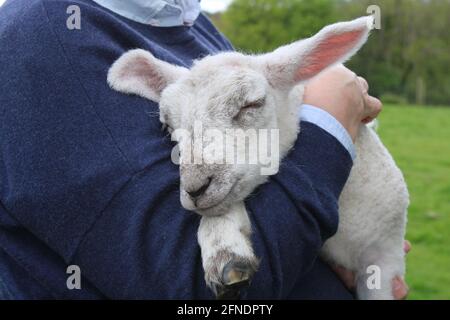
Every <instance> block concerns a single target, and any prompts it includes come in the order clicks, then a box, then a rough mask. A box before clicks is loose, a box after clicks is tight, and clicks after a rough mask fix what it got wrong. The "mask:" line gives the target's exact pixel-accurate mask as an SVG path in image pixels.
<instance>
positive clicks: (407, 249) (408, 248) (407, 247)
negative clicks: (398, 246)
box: [403, 240, 411, 253]
mask: <svg viewBox="0 0 450 320" xmlns="http://www.w3.org/2000/svg"><path fill="white" fill-rule="evenodd" d="M403 250H405V253H408V252H410V251H411V242H409V241H408V240H405V242H404V244H403Z"/></svg>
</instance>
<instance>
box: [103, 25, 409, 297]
mask: <svg viewBox="0 0 450 320" xmlns="http://www.w3.org/2000/svg"><path fill="white" fill-rule="evenodd" d="M372 23H373V20H372V18H371V17H362V18H359V19H356V20H353V21H350V22H342V23H337V24H333V25H330V26H327V27H325V28H324V29H322V30H321V31H320V32H319V33H318V34H316V35H315V36H313V37H311V38H309V39H306V40H300V41H297V42H294V43H292V44H290V45H287V46H283V47H281V48H279V49H277V50H275V51H274V52H272V53H268V54H264V55H257V56H250V55H244V54H241V53H236V52H226V53H220V54H217V55H214V56H208V57H205V58H203V59H201V60H198V61H196V62H195V63H194V65H193V67H192V68H191V69H190V70H189V69H186V68H184V67H179V66H174V65H171V64H169V63H166V62H164V61H161V60H159V59H156V58H155V57H154V56H153V55H152V54H151V53H149V52H147V51H144V50H139V49H137V50H131V51H129V52H127V53H125V54H124V55H123V56H122V57H120V59H119V60H117V61H116V62H115V63H114V65H113V66H112V67H111V69H110V71H109V74H108V82H109V84H110V85H111V87H112V88H113V89H115V90H118V91H121V92H124V93H129V94H137V95H140V96H142V97H145V98H148V99H150V100H153V101H156V102H159V106H160V120H161V122H162V123H163V124H164V125H165V126H168V127H169V130H170V132H172V133H173V134H172V136H173V138H174V139H176V141H177V142H178V147H179V151H180V155H181V163H180V177H181V186H180V189H181V192H180V193H181V196H180V197H181V203H182V205H183V207H185V208H186V209H188V210H194V211H196V212H197V213H199V214H201V215H202V219H201V224H200V228H199V231H198V241H199V244H200V247H201V252H202V259H203V267H204V270H205V279H206V282H207V284H208V285H209V287H210V288H211V289H212V290H213V291H214V292H215V293H216V295H217V296H218V297H225V298H227V297H228V298H230V297H231V294H233V293H235V292H236V290H237V289H239V288H240V287H241V286H242V285H244V284H246V283H248V281H249V280H250V279H251V277H252V275H253V273H254V272H255V271H256V270H257V266H258V259H257V257H256V256H255V254H254V253H253V249H252V245H251V243H250V240H249V235H250V232H251V225H250V221H249V218H248V216H247V212H246V209H245V206H244V199H245V198H246V197H247V196H248V195H249V194H250V193H251V192H252V191H254V190H255V188H256V187H257V186H258V185H260V184H262V183H264V182H265V181H266V180H267V176H265V175H261V169H262V168H263V165H262V164H261V163H257V164H254V163H253V164H250V163H244V164H242V163H228V162H227V163H223V154H222V155H220V152H211V150H216V151H217V150H218V149H220V148H222V149H223V148H224V144H223V143H218V142H217V141H215V140H214V139H211V140H210V142H209V143H205V144H204V145H203V146H201V147H198V146H195V145H194V146H193V144H194V143H193V141H194V139H196V138H198V137H195V135H196V133H195V126H196V123H197V122H198V121H200V122H201V124H202V126H203V130H207V129H213V130H212V131H214V130H215V131H214V132H215V133H219V134H222V135H223V136H228V137H229V136H230V135H231V136H232V137H231V138H232V139H230V140H226V141H232V142H227V143H225V144H226V145H227V147H226V148H225V150H227V152H229V151H228V150H230V149H228V147H236V148H237V150H238V153H241V154H240V155H244V156H245V155H246V156H248V155H249V154H251V153H252V152H255V150H256V149H257V148H258V146H257V145H255V142H252V141H249V142H247V143H246V144H244V145H246V148H242V147H239V146H238V145H237V141H238V140H239V139H234V138H236V137H235V136H233V135H236V133H230V132H232V130H228V129H230V128H235V129H236V128H239V129H244V130H248V129H279V150H275V149H277V148H273V147H272V149H274V150H272V149H271V151H270V152H272V154H271V155H272V156H274V155H275V154H274V152H276V151H279V154H276V155H275V156H276V157H277V160H278V162H277V165H278V163H279V160H281V158H282V157H284V156H285V155H286V153H287V152H288V151H289V150H290V148H291V147H292V146H293V144H294V142H295V141H296V139H297V136H298V132H299V130H300V128H299V120H298V116H297V115H298V108H299V106H300V105H301V100H299V94H298V92H299V91H298V90H293V89H294V88H295V89H298V88H302V85H304V84H305V83H306V82H307V81H308V80H309V79H311V78H312V77H314V76H315V75H317V74H318V73H320V72H322V71H323V70H324V69H326V68H328V67H330V66H332V65H336V64H340V63H343V62H344V61H345V60H347V59H349V58H350V57H351V56H352V55H353V54H354V53H356V52H357V51H358V50H359V48H360V47H361V46H362V45H363V44H364V43H365V42H366V41H367V38H368V35H369V32H370V29H371V26H372ZM300 91H301V90H300ZM294 93H296V94H294ZM180 130H181V131H184V132H187V133H189V134H188V135H183V134H179V132H180ZM355 144H356V151H357V158H356V160H355V162H354V166H353V169H352V171H351V174H350V177H349V179H348V182H347V184H346V186H345V188H344V190H343V192H342V195H341V197H340V200H339V214H340V224H339V228H338V232H337V233H336V235H334V236H333V237H332V238H331V239H329V240H328V241H327V242H326V243H325V245H324V247H323V249H322V256H323V257H324V258H325V259H327V260H329V261H331V262H333V263H337V264H339V265H341V266H343V267H345V268H347V269H349V270H353V271H355V273H356V275H357V295H358V297H359V298H360V299H392V298H393V296H392V287H391V283H392V279H393V278H394V277H396V276H403V275H404V272H405V265H404V252H403V240H404V233H405V224H406V212H407V207H408V204H409V196H408V191H407V187H406V184H405V181H404V179H403V176H402V173H401V172H400V170H399V169H398V168H397V166H396V165H395V163H394V160H393V159H392V157H391V155H390V154H389V152H388V151H387V150H386V148H385V147H384V146H383V144H382V143H381V141H380V140H379V138H378V136H377V135H376V133H375V132H374V131H373V130H371V129H369V128H368V127H366V126H362V127H361V129H360V132H359V136H358V137H357V141H356V143H355ZM192 146H193V148H192ZM212 147H214V148H212ZM260 147H261V146H260ZM266 148H267V150H269V146H266ZM192 149H193V150H192ZM192 154H193V156H194V157H199V156H200V157H201V159H202V160H203V161H202V162H201V163H192V161H189V160H191V156H192ZM238 155H239V154H238ZM372 265H375V266H377V267H379V270H380V271H381V274H380V276H381V279H380V280H381V281H380V284H381V287H379V288H372V287H371V286H368V285H367V277H368V273H367V268H368V267H369V266H372ZM369 270H370V269H369ZM236 288H237V289H236Z"/></svg>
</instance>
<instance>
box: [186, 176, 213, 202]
mask: <svg viewBox="0 0 450 320" xmlns="http://www.w3.org/2000/svg"><path fill="white" fill-rule="evenodd" d="M211 181H212V178H211V177H209V178H208V181H206V183H205V184H204V185H203V186H201V187H200V188H199V189H197V190H195V191H187V190H186V192H187V193H188V194H189V195H190V196H191V198H192V199H195V198H198V197H200V196H201V195H202V194H204V193H205V191H206V190H207V189H208V187H209V185H210V184H211Z"/></svg>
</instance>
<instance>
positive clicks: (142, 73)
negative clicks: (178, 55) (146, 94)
mask: <svg viewBox="0 0 450 320" xmlns="http://www.w3.org/2000/svg"><path fill="white" fill-rule="evenodd" d="M120 76H121V77H122V78H138V79H140V80H141V81H144V82H145V84H146V87H148V88H150V89H152V90H154V91H155V92H157V93H161V91H162V90H163V89H164V88H165V87H166V85H167V81H166V79H165V78H164V77H163V76H162V74H161V73H160V71H159V70H158V67H157V66H156V65H155V64H152V63H151V62H150V61H148V59H147V58H146V57H136V58H135V60H134V61H133V63H132V64H131V63H130V64H129V65H127V68H124V70H123V71H122V73H121V75H120Z"/></svg>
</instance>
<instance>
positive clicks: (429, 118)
mask: <svg viewBox="0 0 450 320" xmlns="http://www.w3.org/2000/svg"><path fill="white" fill-rule="evenodd" d="M379 121H380V126H379V130H378V131H379V134H380V136H381V138H382V140H383V142H384V143H385V145H386V146H387V148H388V149H389V150H390V151H391V153H392V155H393V156H394V159H395V160H396V161H397V164H398V165H399V167H400V168H401V169H402V171H403V174H404V175H405V178H406V181H407V183H408V189H409V192H410V196H411V205H410V208H409V213H408V227H407V235H406V238H407V239H409V240H410V241H411V242H412V244H413V249H412V250H411V252H410V253H409V254H408V259H407V273H406V280H407V282H408V285H409V286H410V289H411V291H410V295H409V298H410V299H450V272H449V270H450V250H449V249H448V248H449V247H450V233H449V230H450V196H449V195H450V143H449V141H448V138H449V137H450V110H449V109H448V108H434V107H423V108H419V107H410V106H407V105H403V106H392V105H386V106H385V108H384V110H383V112H382V113H381V115H380V118H379Z"/></svg>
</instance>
